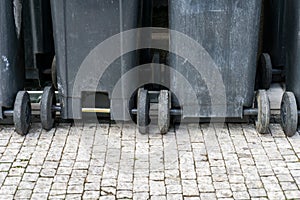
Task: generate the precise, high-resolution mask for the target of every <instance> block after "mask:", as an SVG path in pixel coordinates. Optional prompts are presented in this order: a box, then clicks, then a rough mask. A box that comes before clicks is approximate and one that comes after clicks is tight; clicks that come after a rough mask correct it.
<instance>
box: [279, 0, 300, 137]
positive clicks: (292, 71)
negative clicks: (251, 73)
mask: <svg viewBox="0 0 300 200" xmlns="http://www.w3.org/2000/svg"><path fill="white" fill-rule="evenodd" d="M285 6H286V12H285V13H286V14H285V30H287V31H286V66H285V67H286V69H285V71H286V92H285V93H284V95H283V97H282V102H281V123H282V128H283V130H284V132H285V134H286V135H287V136H293V135H294V134H295V133H296V132H297V127H298V116H299V110H298V109H299V105H300V104H299V103H300V58H299V54H300V35H299V30H300V2H299V1H298V0H288V1H285Z"/></svg>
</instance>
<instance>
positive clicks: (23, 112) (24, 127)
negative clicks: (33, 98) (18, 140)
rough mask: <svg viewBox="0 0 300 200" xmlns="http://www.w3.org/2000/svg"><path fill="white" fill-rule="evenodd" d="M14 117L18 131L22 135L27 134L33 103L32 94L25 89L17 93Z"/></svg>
mask: <svg viewBox="0 0 300 200" xmlns="http://www.w3.org/2000/svg"><path fill="white" fill-rule="evenodd" d="M13 118H14V119H13V120H14V125H15V129H16V132H17V133H18V134H20V135H26V134H27V133H28V131H29V128H30V124H31V103H30V96H29V94H28V93H27V92H25V91H20V92H18V94H17V97H16V100H15V105H14V115H13Z"/></svg>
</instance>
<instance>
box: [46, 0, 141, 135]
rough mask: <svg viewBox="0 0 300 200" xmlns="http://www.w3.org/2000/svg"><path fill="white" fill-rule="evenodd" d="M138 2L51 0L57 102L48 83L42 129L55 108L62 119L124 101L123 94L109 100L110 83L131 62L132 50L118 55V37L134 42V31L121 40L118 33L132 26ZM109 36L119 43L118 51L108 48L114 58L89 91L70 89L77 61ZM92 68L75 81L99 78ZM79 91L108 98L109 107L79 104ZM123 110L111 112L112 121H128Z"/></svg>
mask: <svg viewBox="0 0 300 200" xmlns="http://www.w3.org/2000/svg"><path fill="white" fill-rule="evenodd" d="M140 2H141V1H139V0H130V1H115V0H113V1H106V0H104V1H95V0H86V1H82V0H72V1H67V0H51V12H52V21H53V30H54V43H55V52H56V71H57V83H58V96H59V103H60V106H56V104H57V101H56V98H55V94H54V89H53V87H46V88H45V89H44V93H43V96H42V100H41V122H42V127H43V128H44V129H46V130H49V129H51V128H52V127H53V124H54V118H55V113H56V111H60V112H61V118H63V119H82V113H84V112H100V113H110V111H111V109H118V105H119V104H126V105H127V104H128V101H129V100H128V99H122V98H121V99H116V100H115V101H114V102H116V103H112V102H113V100H112V99H109V98H110V97H111V93H112V90H113V88H114V85H115V84H116V83H117V81H118V80H119V79H120V77H121V76H122V75H123V73H126V72H127V71H128V70H130V69H131V68H133V67H134V66H136V64H137V56H136V52H131V53H127V54H125V55H121V54H120V50H121V49H122V45H123V43H124V42H125V43H126V44H127V45H131V46H135V45H136V42H137V41H136V40H137V36H133V37H131V38H130V39H128V38H127V39H126V41H123V38H122V32H123V31H127V30H130V29H134V28H138V22H139V17H138V16H139V13H140V11H139V9H140ZM120 33H121V34H120ZM111 37H114V39H115V40H114V44H112V45H117V46H120V48H119V50H118V51H119V52H111V54H113V53H117V54H119V55H118V57H119V58H118V59H116V60H115V61H114V62H113V63H111V64H110V65H109V67H108V68H107V69H106V70H105V72H104V74H103V76H102V77H100V80H99V81H98V82H97V83H98V86H97V85H96V87H95V90H92V91H90V90H91V89H90V88H76V86H75V84H76V77H78V76H80V75H81V74H80V66H81V64H82V63H84V61H85V59H86V58H87V57H88V56H89V55H90V54H91V53H93V50H94V49H97V47H98V45H101V44H103V42H104V43H105V42H107V40H109V38H111ZM110 47H111V46H107V47H106V49H107V52H110V51H111V49H110ZM105 59H106V58H105V57H103V55H99V56H98V57H96V58H95V59H92V60H89V63H95V65H97V63H98V64H99V63H103V62H104V63H105V62H106V60H105ZM99 67H100V65H99ZM93 70H94V69H93ZM93 70H92V71H91V72H90V74H89V75H88V76H87V77H85V79H84V80H81V81H83V84H88V82H90V81H92V80H95V79H98V78H99V77H96V76H97V75H95V73H96V72H95V73H94V71H93ZM87 71H89V70H87ZM77 84H78V83H77ZM74 87H75V88H74ZM74 91H75V93H74ZM85 92H93V93H97V94H98V93H99V95H100V94H104V95H105V96H106V99H107V100H108V101H109V103H108V105H109V107H108V108H107V107H106V108H104V109H101V108H87V107H84V105H83V103H82V102H83V101H84V99H85ZM123 92H125V91H123ZM74 105H76V106H74ZM92 106H95V105H92ZM123 112H125V111H122V110H120V111H119V112H118V114H119V115H118V116H113V117H114V120H129V117H130V116H127V115H125V114H123ZM130 119H131V118H130Z"/></svg>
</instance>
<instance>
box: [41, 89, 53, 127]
mask: <svg viewBox="0 0 300 200" xmlns="http://www.w3.org/2000/svg"><path fill="white" fill-rule="evenodd" d="M55 104H56V98H55V92H54V89H53V87H51V86H48V87H45V89H44V92H43V95H42V100H41V114H40V115H41V116H40V117H41V123H42V128H43V129H45V130H51V129H52V128H53V126H54V120H55V114H56V111H55V110H53V109H52V106H55Z"/></svg>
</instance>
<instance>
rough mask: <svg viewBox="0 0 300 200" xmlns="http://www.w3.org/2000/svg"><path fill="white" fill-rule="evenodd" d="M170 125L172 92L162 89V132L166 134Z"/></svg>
mask: <svg viewBox="0 0 300 200" xmlns="http://www.w3.org/2000/svg"><path fill="white" fill-rule="evenodd" d="M169 127H170V93H169V91H168V90H161V91H160V94H159V98H158V128H159V131H160V133H161V134H166V133H167V132H168V131H169Z"/></svg>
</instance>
